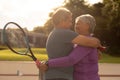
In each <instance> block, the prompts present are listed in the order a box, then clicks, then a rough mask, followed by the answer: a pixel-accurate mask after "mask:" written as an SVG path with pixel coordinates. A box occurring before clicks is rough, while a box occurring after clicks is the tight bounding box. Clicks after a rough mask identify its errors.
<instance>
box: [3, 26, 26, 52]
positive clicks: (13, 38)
mask: <svg viewBox="0 0 120 80" xmlns="http://www.w3.org/2000/svg"><path fill="white" fill-rule="evenodd" d="M5 35H6V42H7V44H8V45H9V46H10V47H11V49H13V50H14V51H15V52H17V53H19V54H26V53H27V52H28V48H27V47H28V46H27V41H26V36H25V34H24V32H23V31H22V30H21V29H20V28H19V27H18V26H15V25H14V28H13V27H11V25H8V26H7V27H6V30H5Z"/></svg>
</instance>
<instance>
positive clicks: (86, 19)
mask: <svg viewBox="0 0 120 80" xmlns="http://www.w3.org/2000/svg"><path fill="white" fill-rule="evenodd" d="M78 21H82V22H84V23H87V24H88V25H89V26H90V33H93V32H94V29H95V26H96V21H95V18H94V17H93V16H92V15H90V14H84V15H81V16H79V17H77V18H76V20H75V22H78Z"/></svg>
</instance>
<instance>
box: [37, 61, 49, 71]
mask: <svg viewBox="0 0 120 80" xmlns="http://www.w3.org/2000/svg"><path fill="white" fill-rule="evenodd" d="M39 69H40V71H41V72H46V71H47V70H48V65H47V62H46V61H42V62H41V65H40V67H39Z"/></svg>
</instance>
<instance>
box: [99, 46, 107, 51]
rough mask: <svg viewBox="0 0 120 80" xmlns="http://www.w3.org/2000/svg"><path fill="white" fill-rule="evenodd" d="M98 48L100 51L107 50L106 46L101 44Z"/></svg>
mask: <svg viewBox="0 0 120 80" xmlns="http://www.w3.org/2000/svg"><path fill="white" fill-rule="evenodd" d="M97 49H99V50H100V51H105V50H106V47H104V46H101V47H98V48H97Z"/></svg>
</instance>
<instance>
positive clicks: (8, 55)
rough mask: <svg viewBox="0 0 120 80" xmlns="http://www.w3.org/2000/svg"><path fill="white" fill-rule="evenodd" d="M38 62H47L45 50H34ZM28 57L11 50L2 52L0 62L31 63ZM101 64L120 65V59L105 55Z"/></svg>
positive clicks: (0, 52)
mask: <svg viewBox="0 0 120 80" xmlns="http://www.w3.org/2000/svg"><path fill="white" fill-rule="evenodd" d="M32 51H33V52H34V53H35V56H36V57H37V58H38V60H47V59H48V57H47V54H46V49H45V48H35V49H33V50H32ZM31 60H32V59H31V58H29V57H28V56H23V55H18V54H15V53H13V52H11V51H10V50H8V49H6V50H0V61H31ZM99 63H120V57H113V56H110V55H108V54H103V55H102V59H101V60H99Z"/></svg>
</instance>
